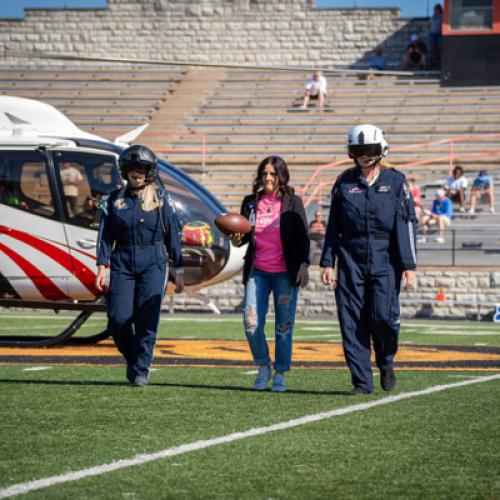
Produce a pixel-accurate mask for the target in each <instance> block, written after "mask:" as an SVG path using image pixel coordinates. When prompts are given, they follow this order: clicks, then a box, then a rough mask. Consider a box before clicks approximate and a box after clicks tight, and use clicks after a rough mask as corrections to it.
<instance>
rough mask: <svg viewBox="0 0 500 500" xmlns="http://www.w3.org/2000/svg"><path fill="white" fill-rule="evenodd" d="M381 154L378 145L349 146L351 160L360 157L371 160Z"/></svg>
mask: <svg viewBox="0 0 500 500" xmlns="http://www.w3.org/2000/svg"><path fill="white" fill-rule="evenodd" d="M381 153H382V148H381V147H380V144H354V145H352V146H349V154H350V155H351V156H352V157H353V158H359V157H360V156H368V157H370V158H373V157H374V156H380V154H381Z"/></svg>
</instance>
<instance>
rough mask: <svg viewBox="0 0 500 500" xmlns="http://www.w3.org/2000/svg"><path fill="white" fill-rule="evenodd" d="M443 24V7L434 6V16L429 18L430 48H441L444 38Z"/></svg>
mask: <svg viewBox="0 0 500 500" xmlns="http://www.w3.org/2000/svg"><path fill="white" fill-rule="evenodd" d="M442 24H443V7H441V5H440V4H438V3H437V4H436V5H434V14H433V15H432V16H431V17H430V18H429V46H430V47H431V50H432V47H441V43H442V40H443V36H442V34H441V26H442Z"/></svg>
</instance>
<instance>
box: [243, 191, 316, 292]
mask: <svg viewBox="0 0 500 500" xmlns="http://www.w3.org/2000/svg"><path fill="white" fill-rule="evenodd" d="M260 196H261V194H260V193H259V194H257V195H254V194H251V195H248V196H245V198H244V199H243V202H242V203H241V210H240V213H241V214H242V215H244V216H245V217H246V218H247V219H248V220H250V221H251V222H252V219H253V221H254V222H253V223H252V230H251V231H250V233H248V234H246V235H245V236H244V238H243V239H242V240H241V245H244V244H245V243H248V247H247V252H246V254H245V264H244V266H243V283H244V284H245V283H246V282H247V281H248V278H249V277H250V275H251V273H252V271H253V269H254V261H255V216H256V213H257V203H258V201H259V199H260ZM252 212H253V217H252ZM280 234H281V244H282V246H283V254H284V257H285V263H286V267H287V270H288V275H289V276H290V281H291V282H292V283H293V284H294V285H297V273H298V271H299V268H300V265H301V264H303V263H305V264H307V265H309V234H308V224H307V217H306V212H305V210H304V205H303V203H302V200H301V199H300V198H299V197H298V196H296V195H285V196H284V197H283V204H282V208H281V217H280Z"/></svg>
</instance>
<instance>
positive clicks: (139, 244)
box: [115, 240, 163, 249]
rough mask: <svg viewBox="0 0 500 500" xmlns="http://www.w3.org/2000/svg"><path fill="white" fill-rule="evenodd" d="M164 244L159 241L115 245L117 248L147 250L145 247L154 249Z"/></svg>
mask: <svg viewBox="0 0 500 500" xmlns="http://www.w3.org/2000/svg"><path fill="white" fill-rule="evenodd" d="M161 243H163V241H162V240H159V241H150V242H149V243H135V244H131V245H130V244H128V243H117V244H116V245H115V248H122V249H124V248H134V247H141V248H145V247H154V246H156V245H159V244H161Z"/></svg>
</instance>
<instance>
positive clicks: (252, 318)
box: [243, 269, 299, 372]
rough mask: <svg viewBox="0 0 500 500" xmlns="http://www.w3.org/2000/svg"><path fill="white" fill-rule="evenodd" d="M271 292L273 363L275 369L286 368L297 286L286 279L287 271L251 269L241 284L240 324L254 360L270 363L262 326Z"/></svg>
mask: <svg viewBox="0 0 500 500" xmlns="http://www.w3.org/2000/svg"><path fill="white" fill-rule="evenodd" d="M271 291H272V292H273V298H274V310H275V327H274V333H275V339H276V344H275V363H274V369H275V370H276V371H279V372H286V371H289V370H290V365H291V363H292V334H293V327H294V325H295V310H296V308H297V297H298V295H299V287H298V286H295V285H293V284H292V283H291V282H290V278H289V277H288V273H268V272H266V271H260V270H258V269H255V270H254V271H253V274H252V276H250V278H249V280H248V282H247V284H246V285H245V301H244V307H243V324H244V326H245V335H246V337H247V340H248V344H249V345H250V350H251V351H252V356H253V359H254V361H255V363H256V364H257V365H259V366H262V365H267V364H271V358H270V356H269V346H268V344H267V341H266V334H265V331H264V327H265V324H266V315H267V312H268V310H269V296H270V294H271Z"/></svg>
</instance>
